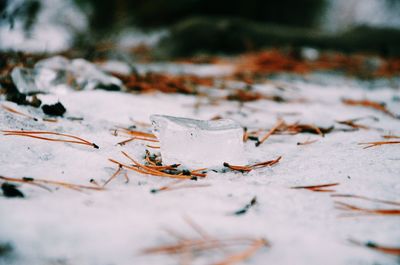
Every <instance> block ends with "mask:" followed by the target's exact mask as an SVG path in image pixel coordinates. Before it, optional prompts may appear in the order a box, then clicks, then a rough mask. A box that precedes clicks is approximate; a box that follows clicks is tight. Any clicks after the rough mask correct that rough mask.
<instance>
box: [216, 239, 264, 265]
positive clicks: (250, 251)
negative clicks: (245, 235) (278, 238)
mask: <svg viewBox="0 0 400 265" xmlns="http://www.w3.org/2000/svg"><path fill="white" fill-rule="evenodd" d="M263 246H268V242H267V241H266V240H265V239H258V240H255V241H254V242H253V243H252V244H251V245H250V246H249V247H248V248H247V249H245V250H244V251H241V252H239V253H236V254H233V255H231V256H228V257H227V258H225V259H224V260H222V261H220V262H217V263H214V265H231V264H235V263H238V262H241V261H243V260H246V259H248V258H250V257H251V256H253V255H254V254H255V253H256V252H257V251H258V250H259V249H260V248H262V247H263Z"/></svg>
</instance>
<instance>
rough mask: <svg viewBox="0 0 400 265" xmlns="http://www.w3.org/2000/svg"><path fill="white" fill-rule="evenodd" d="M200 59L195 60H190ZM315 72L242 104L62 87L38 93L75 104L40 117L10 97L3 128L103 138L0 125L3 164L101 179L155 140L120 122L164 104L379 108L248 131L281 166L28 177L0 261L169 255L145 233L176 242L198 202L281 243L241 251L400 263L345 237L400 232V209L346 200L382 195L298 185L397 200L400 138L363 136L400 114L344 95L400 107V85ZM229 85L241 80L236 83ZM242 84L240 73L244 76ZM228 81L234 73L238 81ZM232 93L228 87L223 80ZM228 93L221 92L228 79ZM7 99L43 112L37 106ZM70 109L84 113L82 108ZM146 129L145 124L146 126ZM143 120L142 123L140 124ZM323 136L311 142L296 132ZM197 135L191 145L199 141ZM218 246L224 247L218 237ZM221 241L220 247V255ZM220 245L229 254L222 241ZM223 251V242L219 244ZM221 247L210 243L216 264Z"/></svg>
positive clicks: (231, 112) (296, 113)
mask: <svg viewBox="0 0 400 265" xmlns="http://www.w3.org/2000/svg"><path fill="white" fill-rule="evenodd" d="M191 67H192V66H191ZM330 78H331V79H330V80H328V76H326V78H322V79H323V80H324V82H325V84H322V83H321V76H310V77H309V78H308V79H307V81H304V80H301V79H292V80H290V81H288V79H287V80H286V81H285V80H283V81H280V82H284V83H285V84H286V86H285V87H287V88H286V89H285V90H280V89H277V88H276V86H275V83H274V82H272V83H271V82H270V83H266V84H258V85H255V86H254V87H255V89H256V90H258V91H260V92H263V93H268V94H276V95H281V96H283V97H285V98H289V99H302V101H298V102H296V103H293V102H289V103H276V102H273V101H267V100H259V101H254V102H249V103H244V104H243V105H241V104H239V103H238V102H234V101H225V100H224V101H219V102H218V104H207V100H206V99H203V100H202V102H203V103H204V104H198V103H199V100H198V98H197V97H196V96H191V95H177V94H162V93H153V94H128V93H123V92H109V91H102V90H92V91H72V90H71V91H65V90H64V91H63V92H62V93H61V92H60V93H56V94H51V95H40V98H41V99H42V100H43V101H44V103H46V102H47V103H54V102H56V101H57V100H60V102H62V104H63V105H64V106H65V107H66V109H67V113H66V114H65V115H64V116H65V117H64V118H59V119H58V122H56V123H52V122H44V121H41V120H39V121H33V120H31V119H28V118H26V117H23V116H20V115H16V114H14V113H10V112H8V111H6V110H4V109H0V124H1V126H0V128H1V129H2V130H21V129H24V130H46V131H54V132H61V133H68V134H73V135H77V136H80V137H83V138H85V139H88V140H89V141H92V142H94V143H96V144H97V145H99V147H100V148H99V149H94V148H90V147H88V146H84V145H74V144H66V143H57V142H47V141H42V140H38V139H33V138H25V137H17V136H5V135H1V136H0V164H1V166H0V168H1V171H0V175H2V176H8V177H15V178H21V177H33V178H37V179H48V180H57V181H65V182H69V183H76V184H84V185H91V184H90V183H89V180H90V179H94V180H96V182H97V183H99V184H103V183H104V182H105V181H106V180H107V179H108V178H109V177H110V176H111V175H112V174H113V173H114V172H115V170H116V166H115V165H114V164H112V163H111V162H109V161H108V158H114V159H116V160H119V161H126V158H125V157H123V155H122V154H121V152H120V151H126V152H127V153H129V154H130V155H132V156H133V157H135V158H136V159H137V160H139V161H141V162H143V155H144V153H145V150H146V149H149V150H151V151H152V152H154V151H157V150H154V149H153V150H152V149H150V148H148V147H146V143H144V142H142V141H133V142H130V143H128V144H126V145H125V146H119V145H117V143H118V142H120V141H122V140H124V139H126V137H123V136H121V135H119V136H115V135H114V134H113V130H114V129H115V128H117V127H118V126H121V127H128V126H130V125H132V124H135V122H144V123H149V116H150V115H151V114H155V113H157V114H166V115H174V116H183V117H190V118H196V119H211V118H213V117H215V116H217V115H219V116H222V117H224V118H231V119H234V120H236V121H238V122H239V123H240V124H241V125H242V126H246V127H247V128H248V129H249V130H253V129H264V130H265V132H266V131H267V130H268V129H270V128H271V127H273V125H274V124H275V123H276V120H277V117H281V118H283V119H284V120H285V121H286V122H287V123H293V122H296V121H299V122H301V123H312V124H315V125H318V126H322V127H329V126H331V125H333V124H334V125H335V128H348V127H346V126H344V125H339V124H337V123H335V121H336V120H346V119H352V118H359V117H367V116H375V117H377V118H378V119H379V120H378V121H377V120H374V119H365V120H361V121H359V123H360V124H364V125H367V126H370V127H371V129H370V130H358V131H353V132H343V131H334V132H332V133H328V134H326V135H325V137H321V136H318V135H312V134H298V135H272V136H271V137H270V138H269V139H268V140H267V141H266V142H265V143H263V144H262V145H260V146H259V147H255V145H254V141H248V142H246V143H245V154H246V157H247V159H248V160H249V161H250V163H253V162H260V161H266V160H271V159H275V158H277V157H278V156H282V160H281V161H280V163H278V164H276V165H275V166H273V167H269V168H262V169H257V170H253V171H252V172H250V173H240V172H226V173H217V172H213V171H210V172H208V175H207V177H206V178H205V179H200V180H198V181H197V182H196V183H199V184H210V186H209V187H202V188H196V189H180V190H171V191H165V192H160V193H156V194H154V193H151V192H150V190H151V189H154V188H159V187H161V186H163V185H166V184H168V183H171V182H173V181H174V180H172V179H166V178H161V177H155V176H147V175H141V174H139V173H135V172H133V171H129V172H128V176H129V178H130V182H129V183H128V184H126V183H125V179H124V177H123V175H121V176H119V177H118V178H116V179H115V180H113V181H112V182H110V183H109V184H108V185H107V186H106V190H104V191H85V192H77V191H74V190H68V189H64V188H59V189H57V190H54V189H53V192H48V191H46V190H43V189H40V188H37V187H34V186H31V185H26V184H24V185H21V186H19V189H20V190H21V191H22V192H23V193H24V194H25V198H24V199H15V198H5V197H3V196H1V197H0V216H1V217H0V244H2V243H3V244H4V243H9V244H11V245H12V247H13V252H12V253H11V256H10V257H9V258H7V259H5V258H3V259H2V258H1V257H0V264H32V265H36V264H38V265H39V264H40V265H47V264H65V265H67V264H68V265H70V264H71V265H72V264H88V265H103V264H104V265H106V264H107V265H109V264H110V265H111V264H115V265H128V264H177V263H178V262H179V259H176V258H174V257H171V256H162V255H143V254H141V253H140V252H141V251H142V250H143V249H144V248H147V247H152V246H158V245H162V244H166V243H170V242H174V238H173V237H172V236H171V235H169V234H168V233H165V231H164V229H165V228H168V229H173V230H175V231H178V232H179V233H180V234H182V235H185V236H192V237H195V236H196V233H195V232H194V231H193V230H192V229H191V228H190V227H189V226H188V225H187V224H186V223H185V221H184V218H183V216H189V217H190V218H191V219H192V220H194V221H195V222H196V223H197V224H199V225H200V226H201V227H202V228H203V229H204V230H206V231H207V232H208V233H209V234H210V235H213V236H215V237H217V238H219V237H230V236H232V237H236V236H251V237H255V238H266V239H267V240H268V241H269V242H270V244H271V246H270V247H267V248H261V249H260V250H259V251H258V252H257V253H255V255H253V256H252V257H250V258H249V259H248V260H246V261H245V262H244V264H287V265H291V264H300V265H303V264H304V265H319V264H359V265H361V264H363V265H364V264H365V265H367V264H368V265H372V264H397V263H398V262H399V260H398V258H396V257H393V256H390V255H386V254H381V253H379V252H375V251H374V250H371V249H368V248H364V247H359V246H356V245H354V244H351V243H350V242H349V241H348V240H349V239H354V240H357V241H361V242H367V241H373V242H375V243H377V244H381V245H385V246H393V247H396V246H399V244H400V226H399V224H400V219H399V216H358V217H342V216H341V215H343V214H344V213H348V212H345V211H343V210H340V209H336V208H335V203H334V202H335V201H342V202H346V203H351V204H355V205H358V206H363V207H366V208H393V207H394V206H390V205H389V206H388V205H384V204H380V203H374V202H367V201H362V200H357V199H352V198H334V197H331V194H332V193H325V192H312V191H309V190H301V189H290V187H293V186H299V185H301V186H303V185H316V184H327V183H336V182H337V183H340V184H339V185H338V186H336V187H333V189H334V190H336V193H337V194H338V193H340V194H355V195H362V196H368V197H372V198H379V199H385V200H395V201H396V200H397V201H399V194H400V163H399V161H400V148H399V146H398V145H387V146H381V147H375V148H369V149H363V148H362V146H360V145H358V143H360V142H369V141H379V140H381V139H382V138H381V136H382V135H383V134H393V135H399V134H400V120H397V119H394V118H392V117H390V116H388V115H386V114H383V113H380V112H378V111H376V110H372V109H368V108H365V107H355V106H346V105H343V103H342V102H341V99H342V98H350V99H370V100H376V101H383V102H386V103H387V106H388V109H389V110H391V111H392V112H394V113H400V102H399V101H398V98H399V91H398V90H397V89H394V88H390V87H379V88H374V89H365V88H363V86H362V84H363V83H360V84H361V85H359V84H358V83H357V82H356V81H354V80H350V79H340V80H341V81H340V82H336V80H339V78H338V77H330ZM231 85H232V87H233V86H234V85H235V84H231ZM236 85H237V84H236ZM228 89H229V85H228ZM222 93H223V92H222ZM217 94H218V93H217ZM1 104H3V105H6V106H8V107H12V108H14V109H16V110H19V111H21V112H24V113H29V114H30V115H32V116H35V117H38V118H39V117H42V116H43V113H42V111H41V110H40V109H34V108H32V107H24V106H18V105H16V104H14V103H11V102H6V101H4V100H1ZM68 117H82V118H83V120H82V121H73V120H70V119H68ZM139 129H140V128H139ZM142 130H143V129H142ZM315 139H316V140H318V141H317V142H315V143H313V144H310V145H304V146H302V145H297V142H304V141H307V140H315ZM190 151H191V150H190V146H188V147H187V152H190ZM254 196H257V201H258V203H257V204H256V205H255V206H254V207H252V208H251V209H249V211H248V212H247V213H246V214H244V215H241V216H236V215H233V214H232V213H233V212H235V211H236V210H238V209H240V208H242V207H243V206H244V205H246V204H247V203H249V201H250V200H251V199H252V198H253V197H254ZM217 254H218V251H217ZM223 254H224V253H223V252H222V257H223V256H224V255H223ZM217 256H218V255H217ZM219 257H220V258H221V252H220V253H219ZM216 260H218V258H217V259H215V256H207V255H203V256H201V261H200V263H196V262H194V264H210V263H212V262H213V261H216Z"/></svg>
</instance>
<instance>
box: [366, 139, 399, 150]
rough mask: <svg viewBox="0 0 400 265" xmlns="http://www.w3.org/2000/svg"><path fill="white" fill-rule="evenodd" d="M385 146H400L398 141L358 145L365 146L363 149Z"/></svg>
mask: <svg viewBox="0 0 400 265" xmlns="http://www.w3.org/2000/svg"><path fill="white" fill-rule="evenodd" d="M387 144H400V141H378V142H368V143H359V145H366V146H365V147H364V149H367V148H371V147H375V146H381V145H387Z"/></svg>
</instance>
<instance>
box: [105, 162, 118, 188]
mask: <svg viewBox="0 0 400 265" xmlns="http://www.w3.org/2000/svg"><path fill="white" fill-rule="evenodd" d="M121 170H122V166H118V169H117V171H115V172H114V174H112V176H111V177H110V178H109V179H108V180H107V181H106V182H104V184H103V187H105V186H106V185H107V184H108V183H109V182H110V181H111V180H113V179H114V178H116V177H117V176H118V174H119V173H120V172H121Z"/></svg>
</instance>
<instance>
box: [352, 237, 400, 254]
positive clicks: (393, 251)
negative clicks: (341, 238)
mask: <svg viewBox="0 0 400 265" xmlns="http://www.w3.org/2000/svg"><path fill="white" fill-rule="evenodd" d="M349 242H350V243H352V244H355V245H357V246H362V247H367V248H371V249H374V250H376V251H379V252H382V253H385V254H390V255H395V256H400V247H397V248H394V247H386V246H381V245H378V244H375V243H373V242H367V243H362V242H360V241H356V240H354V239H349Z"/></svg>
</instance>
